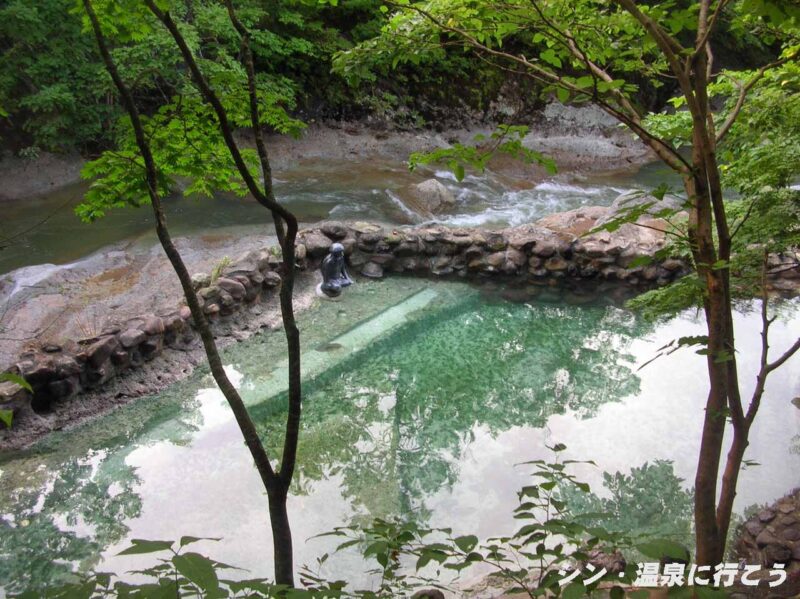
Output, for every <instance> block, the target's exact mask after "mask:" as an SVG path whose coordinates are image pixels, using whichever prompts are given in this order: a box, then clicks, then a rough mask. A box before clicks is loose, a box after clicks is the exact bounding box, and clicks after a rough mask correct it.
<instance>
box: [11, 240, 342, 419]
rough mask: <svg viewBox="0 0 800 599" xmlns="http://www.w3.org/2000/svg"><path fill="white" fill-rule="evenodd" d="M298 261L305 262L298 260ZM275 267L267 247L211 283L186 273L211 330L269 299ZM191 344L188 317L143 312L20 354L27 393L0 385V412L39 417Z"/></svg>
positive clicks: (183, 309)
mask: <svg viewBox="0 0 800 599" xmlns="http://www.w3.org/2000/svg"><path fill="white" fill-rule="evenodd" d="M328 230H329V231H330V233H331V234H332V235H336V234H338V233H340V231H339V230H338V229H335V228H329V229H328ZM319 236H320V237H321V238H324V240H325V241H324V243H323V242H322V241H321V242H320V243H321V244H322V245H324V247H325V251H327V247H328V246H329V245H330V241H329V238H328V237H326V236H325V235H324V234H322V233H320V234H319ZM317 253H318V252H317ZM301 255H302V257H303V259H305V254H301ZM279 264H280V252H279V251H277V250H276V249H275V248H266V249H263V250H254V251H252V252H248V253H247V255H243V256H241V257H240V258H239V259H237V260H236V261H234V262H233V263H231V264H230V265H229V266H228V267H227V268H224V269H223V272H222V273H221V274H220V275H219V276H217V277H216V278H212V276H211V275H205V274H203V273H198V274H195V275H193V276H192V285H193V287H194V288H195V291H196V293H197V299H198V302H199V304H200V306H201V308H202V310H203V311H204V313H205V315H206V316H207V317H208V318H209V319H210V320H211V322H212V325H213V324H215V323H216V321H217V320H218V319H220V318H224V317H226V316H230V315H233V314H235V313H236V312H238V311H239V310H241V309H242V307H243V306H245V305H248V304H252V303H255V302H256V301H257V300H259V299H266V298H268V297H272V296H273V295H274V294H275V290H276V289H277V288H279V287H280V284H281V276H280V274H279V273H278V272H276V271H275V269H277V268H278V266H279ZM195 340H196V333H195V331H194V329H193V319H192V315H191V311H190V310H189V308H188V307H187V306H180V307H178V308H177V309H176V310H174V311H171V312H168V313H163V314H144V315H142V316H140V317H136V318H131V319H128V320H126V321H125V322H121V323H118V324H110V325H108V326H107V327H106V328H105V330H104V331H103V332H102V333H101V334H99V335H97V336H94V337H91V338H87V339H80V340H77V341H74V342H70V343H66V344H62V345H54V344H52V343H48V344H45V345H43V346H42V347H32V348H30V349H29V350H27V351H25V352H23V353H22V355H20V357H19V359H18V360H17V362H16V363H15V364H14V365H13V366H12V367H11V368H10V370H9V371H10V372H12V373H14V374H18V375H20V376H22V377H24V378H25V379H26V380H27V381H28V383H29V384H30V385H31V387H32V388H33V393H32V394H30V393H28V392H27V391H25V390H24V389H22V388H21V387H18V386H17V385H13V384H11V383H4V384H2V385H0V406H6V408H5V409H10V410H12V411H13V412H14V413H15V418H16V419H19V418H26V417H31V414H36V413H40V414H41V413H46V412H47V411H48V410H49V408H50V406H51V405H52V403H53V402H56V401H63V400H67V399H69V398H71V397H73V396H75V395H77V394H79V393H81V392H85V391H92V390H96V389H98V388H100V387H101V386H103V385H105V384H106V383H108V382H109V381H111V380H112V379H114V378H115V377H118V376H119V375H121V374H123V373H125V372H127V371H129V370H131V369H135V368H137V367H139V366H142V365H143V364H144V363H146V362H150V361H152V360H154V359H155V358H156V357H158V356H160V355H161V354H162V353H163V352H164V350H165V349H166V348H169V349H173V350H178V351H183V350H185V349H187V348H188V347H190V346H192V344H193V343H194V342H195Z"/></svg>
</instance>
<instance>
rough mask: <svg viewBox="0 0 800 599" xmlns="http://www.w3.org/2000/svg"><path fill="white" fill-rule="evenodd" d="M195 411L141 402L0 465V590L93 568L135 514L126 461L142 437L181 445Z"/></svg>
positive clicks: (35, 586) (30, 586)
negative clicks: (150, 432)
mask: <svg viewBox="0 0 800 599" xmlns="http://www.w3.org/2000/svg"><path fill="white" fill-rule="evenodd" d="M193 403H195V400H193V399H191V400H188V401H187V402H182V403H176V402H174V401H173V398H171V397H166V396H165V397H162V398H152V399H148V400H143V401H142V402H140V403H137V404H132V405H130V406H126V407H125V408H124V409H123V410H121V411H120V412H117V413H114V414H111V415H109V416H106V417H104V418H103V419H102V420H100V421H97V422H93V423H88V424H86V425H84V426H82V427H81V428H79V429H76V430H75V431H72V432H67V433H59V434H55V435H54V436H53V437H51V438H50V439H48V440H46V441H45V442H44V443H42V444H40V445H38V446H36V447H35V448H34V449H32V450H29V451H27V452H24V453H22V454H17V455H15V456H14V457H13V458H12V459H8V460H6V461H5V462H4V463H0V471H2V476H0V587H4V588H5V590H6V591H19V590H23V589H27V590H33V591H37V590H40V589H42V588H43V587H44V586H46V585H48V584H51V583H53V582H56V581H59V580H63V579H64V578H65V577H66V576H67V575H69V573H70V572H72V571H73V570H75V569H78V570H81V571H86V570H87V569H90V568H92V567H94V566H96V564H97V563H98V562H99V560H100V557H101V554H102V552H103V551H104V550H105V549H106V547H108V546H110V545H113V544H115V543H117V542H119V541H121V540H122V539H123V538H125V536H126V535H127V534H128V530H129V529H128V526H127V524H126V523H127V522H129V521H130V520H131V519H133V518H136V517H138V516H139V515H140V513H141V509H142V499H141V497H140V496H139V494H138V493H137V489H138V486H139V483H140V480H139V477H138V475H137V473H136V470H135V468H133V467H132V466H130V465H128V464H127V462H126V460H127V458H128V456H129V454H130V453H131V452H132V451H133V450H134V449H135V448H136V447H138V446H139V445H140V444H146V443H147V442H148V440H149V439H148V435H147V434H143V433H146V432H147V431H153V430H157V431H158V435H157V438H158V439H159V440H162V439H163V440H167V441H169V442H173V443H176V444H183V443H185V442H186V440H187V439H189V438H190V437H191V434H192V432H193V431H195V430H197V427H198V425H199V421H198V418H199V417H200V413H199V411H197V410H192V409H190V408H191V407H192V404H193ZM133 439H136V443H132V440H133ZM153 440H155V437H154V438H153ZM89 447H94V448H95V449H91V450H87V448H89Z"/></svg>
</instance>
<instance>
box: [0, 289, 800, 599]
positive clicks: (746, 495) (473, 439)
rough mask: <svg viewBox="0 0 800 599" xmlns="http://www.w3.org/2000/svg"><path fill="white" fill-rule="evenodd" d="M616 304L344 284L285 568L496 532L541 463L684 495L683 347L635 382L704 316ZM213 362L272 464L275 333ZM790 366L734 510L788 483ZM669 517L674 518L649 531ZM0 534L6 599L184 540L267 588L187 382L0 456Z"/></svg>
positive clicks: (679, 524)
mask: <svg viewBox="0 0 800 599" xmlns="http://www.w3.org/2000/svg"><path fill="white" fill-rule="evenodd" d="M612 295H613V294H603V295H601V296H600V297H596V296H591V295H576V294H573V293H568V292H559V291H557V290H553V289H541V288H531V289H504V288H502V287H498V286H496V285H493V286H491V287H487V286H483V287H475V286H471V285H468V284H466V283H457V282H431V281H427V280H418V279H408V278H390V279H388V280H386V281H382V282H369V281H362V282H359V283H358V284H357V285H355V286H354V287H352V288H350V289H348V290H347V293H346V294H345V296H344V299H343V300H342V301H340V302H321V303H319V304H318V305H316V306H314V307H313V308H311V309H310V310H308V311H306V312H305V313H303V314H302V315H301V316H300V319H299V320H300V326H301V332H302V336H303V343H304V370H305V385H304V392H305V407H304V413H303V430H302V434H301V442H300V450H299V461H298V470H297V474H296V480H295V483H294V487H293V491H292V495H291V497H290V499H289V512H290V518H291V524H292V529H293V534H294V542H295V561H296V563H297V564H298V566H299V565H303V564H313V563H314V561H315V558H316V557H317V556H319V555H321V554H323V553H325V552H329V551H331V549H332V547H333V546H334V545H335V544H336V540H332V539H330V538H329V537H323V538H320V539H315V538H312V537H314V536H315V535H317V534H319V533H323V532H326V531H329V530H331V529H332V528H333V527H335V526H342V525H351V524H355V525H358V524H360V523H364V522H369V521H370V520H371V519H372V518H373V517H378V516H381V517H385V516H391V515H404V516H414V517H416V518H417V519H418V520H419V521H422V522H424V523H427V524H429V525H432V526H450V527H452V528H453V529H454V531H455V532H456V533H467V532H469V533H474V534H477V535H479V536H481V537H483V538H485V537H489V536H495V535H499V534H503V533H505V532H509V531H510V530H511V529H512V528H513V525H514V521H513V519H512V510H513V508H514V507H515V505H516V494H515V492H516V491H517V490H518V489H519V488H520V487H521V486H522V485H524V484H527V482H528V480H529V473H530V469H529V468H528V467H521V466H518V465H517V464H518V463H519V462H522V461H525V460H531V459H536V458H544V459H550V458H551V457H552V454H550V452H549V451H548V450H547V449H546V447H545V445H546V444H549V445H552V444H554V443H564V444H566V445H567V447H568V449H567V451H566V452H565V456H566V457H569V458H574V459H582V460H588V459H591V460H594V461H595V462H596V463H597V467H591V466H582V467H581V468H580V469H579V474H580V475H581V477H582V478H583V480H585V481H586V482H589V483H590V484H591V485H592V489H593V491H595V492H596V493H597V494H598V495H601V496H607V495H608V493H607V491H604V489H603V472H604V471H608V472H610V473H615V472H618V471H619V472H622V473H625V474H628V473H630V472H631V469H632V468H637V469H638V470H637V472H639V473H640V474H641V473H642V469H641V468H639V467H641V466H642V465H643V464H644V463H645V462H648V463H649V464H650V465H651V468H650V470H648V472H649V474H648V475H647V476H641V477H638V478H637V477H634V480H633V482H630V484H631V485H633V486H636V485H644V486H645V487H646V489H645V490H646V491H647V493H646V494H647V495H648V496H651V497H658V496H659V493H660V492H661V490H663V489H667V488H670V483H672V484H673V486H675V483H676V477H677V479H683V482H682V483H681V485H682V487H683V488H684V489H687V490H688V489H690V487H691V481H692V479H693V476H694V469H695V462H696V458H697V453H698V444H699V438H700V427H701V423H702V417H703V405H704V401H705V396H706V377H705V365H704V361H703V358H702V357H701V356H698V355H696V354H694V353H693V352H692V351H691V350H682V351H679V352H676V353H674V354H672V355H670V356H667V357H662V358H660V359H659V360H657V361H655V362H653V363H652V364H650V365H648V366H646V367H644V368H643V369H641V370H640V369H639V368H640V366H641V365H642V364H644V363H645V362H647V361H648V360H650V359H651V358H652V357H654V355H655V354H656V353H657V350H658V348H660V347H662V346H663V345H664V344H666V343H668V342H669V341H671V340H672V339H675V338H677V337H680V336H683V335H689V334H698V333H699V332H700V331H701V330H702V319H701V318H699V317H698V316H697V315H696V314H695V313H693V312H692V313H686V314H684V315H682V316H681V317H679V318H674V319H671V320H669V321H665V322H660V323H652V322H647V321H644V320H643V319H641V318H639V317H637V316H636V315H635V314H633V313H631V312H628V311H626V310H624V309H621V308H620V307H619V303H615V302H614V300H613V298H612ZM798 307H800V304H798V303H796V302H795V303H789V304H786V305H785V306H784V309H783V315H784V318H783V319H782V320H781V321H779V322H778V323H776V324H775V326H774V327H773V338H772V346H773V347H774V348H775V351H776V352H777V351H779V349H780V348H781V347H785V346H787V345H788V344H789V343H790V340H791V339H792V332H793V331H794V333H795V334H796V331H797V330H798V329H800V310H798ZM736 324H737V327H738V335H737V339H738V342H739V346H740V348H741V349H740V356H739V358H740V370H741V372H742V373H743V376H742V380H743V381H746V382H747V384H748V385H749V384H751V383H752V379H753V377H754V375H753V373H754V370H755V365H756V362H757V355H756V349H755V348H756V347H758V331H759V317H758V315H757V314H755V313H747V311H746V310H745V311H742V312H739V313H738V314H737V317H736ZM224 355H225V362H226V364H227V365H228V369H229V372H230V373H231V375H232V377H233V379H234V381H235V382H236V384H237V385H238V386H239V388H240V389H241V390H242V393H243V395H244V397H245V398H246V401H247V402H248V404H249V405H250V407H251V410H252V413H253V417H254V419H255V420H256V422H257V424H258V426H259V427H260V429H261V431H262V432H263V436H264V437H263V438H264V439H265V441H266V444H267V446H268V447H269V449H270V451H271V454H272V455H276V454H277V451H278V450H277V448H279V447H280V444H281V441H282V436H281V435H282V430H283V421H284V409H283V406H284V402H285V398H284V396H283V395H282V393H283V390H284V379H285V372H286V371H285V362H284V337H283V334H282V332H281V331H279V330H278V331H265V332H263V333H261V334H258V335H256V336H255V337H253V338H251V339H250V340H248V341H245V342H243V343H239V344H237V345H236V346H234V347H231V348H229V349H228V350H227V351H225V353H224ZM797 366H798V362H797V359H796V358H795V359H794V361H793V362H790V363H789V364H787V366H786V367H784V368H782V369H780V370H779V371H777V372H776V373H774V375H773V376H772V378H771V379H770V382H769V385H768V389H767V395H766V396H765V398H764V401H763V404H762V407H761V411H760V413H759V416H758V418H757V420H756V425H755V427H754V429H753V431H752V435H751V445H750V448H749V449H748V454H747V456H746V458H747V459H749V460H752V461H754V462H758V463H759V464H760V465H758V466H754V467H749V468H747V469H746V470H744V471H743V472H742V476H741V477H740V485H739V489H740V491H739V495H738V498H737V511H739V512H741V511H743V510H744V509H745V508H746V507H748V506H750V505H752V504H755V503H765V502H768V501H772V500H774V499H776V498H777V497H779V496H781V495H783V494H784V493H786V492H787V491H789V490H790V489H791V488H793V487H794V486H796V485H797V484H798V482H799V481H800V476H799V475H800V409H798V408H797V407H795V406H794V405H793V404H792V403H791V399H792V398H793V397H795V396H797V395H798V394H799V393H798V392H799V391H800V369H799V368H798V367H797ZM133 376H135V374H134V375H133ZM657 460H668V461H670V462H671V463H667V464H665V463H662V462H656V461H657ZM653 466H657V468H654V467H653ZM673 491H674V489H673ZM673 495H674V493H673ZM678 495H680V496H681V497H683V498H684V499H685V498H686V497H687V496H688V495H687V494H685V493H684V494H682V495H681V493H680V489H678ZM685 503H686V502H685V501H683V504H685ZM683 504H682V503H681V502H680V501H678V502H675V503H674V504H673V505H669V506H666V507H667V508H668V509H661V508H659V507H658V506H655V507H654V506H642V508H641V510H637V514H635V517H633V518H632V519H633V520H635V519H636V518H639V522H638V524H652V525H654V526H662V527H663V526H667V527H673V528H675V529H676V534H684V535H685V533H686V531H687V530H688V528H687V527H688V524H687V523H688V521H689V519H690V518H691V513H690V511H688V510H684V511H683V512H682V513H678V514H676V513H673V512H675V509H676V507H679V506H680V505H683ZM648 510H649V511H648ZM670 510H671V511H670ZM666 512H670V521H669V522H661V521H658V520H659V518H662V516H663V514H664V513H666ZM648 519H651V520H653V521H652V522H649V521H647V520H648ZM642 520H644V522H642ZM0 529H1V530H2V533H1V534H0V556H1V559H0V581H1V582H2V583H3V584H4V586H5V588H6V589H7V590H12V589H19V588H22V587H28V588H36V587H37V586H40V585H42V584H44V583H46V582H48V581H52V580H54V579H57V578H58V577H59V576H62V575H63V572H65V571H67V570H69V569H73V568H80V569H90V568H95V569H98V570H101V571H113V572H117V573H122V572H125V571H128V570H132V569H136V568H139V567H142V566H145V565H150V564H151V563H152V561H151V560H152V558H151V557H150V556H144V557H141V556H125V557H119V556H116V554H117V553H119V551H120V550H122V549H123V548H125V547H127V546H128V545H129V543H130V540H131V539H133V538H143V539H165V540H176V539H178V538H179V537H181V536H182V535H194V536H199V537H221V538H222V540H221V541H219V542H204V543H202V544H199V545H198V546H197V547H198V550H199V551H201V552H203V553H206V554H208V555H210V556H212V557H213V558H215V559H217V560H220V561H222V562H225V563H228V564H234V565H237V566H240V567H242V568H247V569H249V570H250V572H246V573H242V576H246V577H252V576H270V574H271V572H270V568H271V553H272V542H271V537H270V532H269V524H268V515H267V510H266V497H265V495H264V493H263V490H262V487H261V483H260V481H259V478H258V476H257V474H256V471H255V469H254V467H253V466H252V464H251V461H250V456H249V454H248V452H247V450H246V448H245V446H244V445H243V443H242V440H241V437H240V434H239V431H238V429H237V427H236V424H235V422H234V421H233V418H232V416H231V413H230V411H229V409H228V407H227V404H226V403H225V402H224V399H223V397H222V395H221V394H220V393H219V392H218V391H217V390H216V388H215V387H214V384H213V382H212V380H211V378H210V376H209V375H208V373H207V371H205V370H202V369H201V370H199V371H198V372H196V373H195V375H194V376H192V377H191V378H189V379H188V380H186V381H185V382H182V383H180V384H177V385H175V386H173V387H171V388H169V389H168V390H166V391H165V392H163V393H161V394H160V395H158V396H156V397H151V398H145V399H142V400H139V401H136V402H135V403H133V404H131V405H129V406H126V407H124V408H121V409H119V410H117V411H115V412H114V413H112V414H110V415H108V416H105V417H103V418H101V419H99V420H96V421H94V422H90V423H88V424H85V425H83V426H80V427H78V428H76V429H74V430H71V431H67V432H57V433H54V434H53V435H51V436H50V437H49V438H47V439H46V440H45V441H44V442H42V443H40V444H39V445H37V446H36V447H34V448H33V449H31V450H28V451H26V452H20V453H16V454H12V455H8V456H6V457H5V459H4V460H3V461H2V463H0ZM681 531H682V533H681ZM325 567H326V569H325V570H323V573H326V572H327V573H328V574H329V575H331V576H335V577H336V578H348V579H350V580H352V581H361V580H363V572H364V570H365V566H364V564H363V562H362V560H361V558H360V555H359V554H358V553H357V552H356V551H355V550H353V552H347V551H346V552H343V553H340V554H335V555H333V556H332V557H331V558H330V559H329V560H328V562H327V563H326V564H325ZM2 594H3V593H2V591H0V595H2Z"/></svg>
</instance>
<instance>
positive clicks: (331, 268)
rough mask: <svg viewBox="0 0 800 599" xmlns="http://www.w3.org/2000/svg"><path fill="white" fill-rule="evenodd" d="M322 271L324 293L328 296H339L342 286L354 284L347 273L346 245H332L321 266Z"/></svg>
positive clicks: (321, 287)
mask: <svg viewBox="0 0 800 599" xmlns="http://www.w3.org/2000/svg"><path fill="white" fill-rule="evenodd" d="M319 270H320V272H321V273H322V285H321V286H320V289H321V290H322V293H324V294H325V295H327V296H328V297H339V295H341V293H342V287H347V286H349V285H352V284H353V279H351V278H350V275H348V274H347V268H346V266H345V263H344V246H343V245H342V244H341V243H334V244H332V245H331V249H330V252H329V253H328V255H327V256H325V259H324V260H323V261H322V265H321V266H320V267H319Z"/></svg>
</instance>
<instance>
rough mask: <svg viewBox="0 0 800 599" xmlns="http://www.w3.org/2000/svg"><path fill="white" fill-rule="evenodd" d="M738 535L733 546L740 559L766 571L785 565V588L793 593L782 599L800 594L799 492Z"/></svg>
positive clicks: (756, 516) (760, 515)
mask: <svg viewBox="0 0 800 599" xmlns="http://www.w3.org/2000/svg"><path fill="white" fill-rule="evenodd" d="M738 533H739V536H738V538H737V539H736V542H735V544H734V551H735V552H736V556H737V557H738V558H741V559H742V560H743V561H745V562H746V563H748V564H759V565H760V566H762V567H763V568H772V567H773V566H774V565H775V564H776V563H777V564H784V566H785V569H786V572H787V573H788V577H789V579H788V580H787V583H786V586H787V587H790V586H791V587H792V589H793V593H787V594H781V595H780V596H785V597H789V596H794V593H800V489H795V490H794V491H792V492H791V493H789V494H788V495H786V496H785V497H782V498H781V499H779V500H778V501H776V502H775V503H774V504H772V505H771V506H769V507H766V508H764V509H762V510H760V511H759V512H758V513H756V514H754V515H753V516H752V517H751V518H749V519H748V520H747V521H746V522H745V523H744V524H742V526H741V527H740V528H739V530H738ZM776 590H782V591H787V590H788V588H785V589H781V588H780V587H779V589H776Z"/></svg>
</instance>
